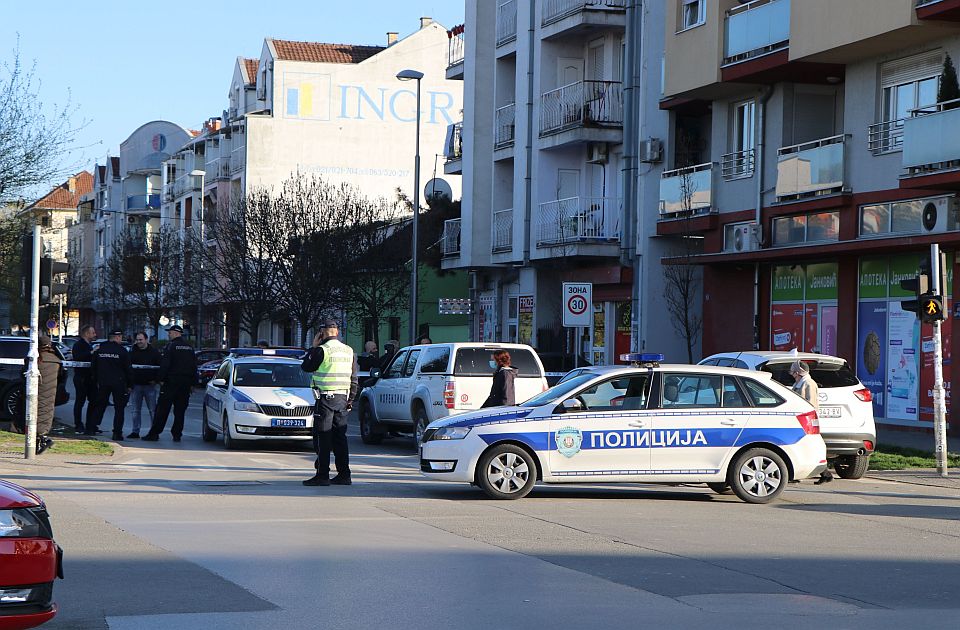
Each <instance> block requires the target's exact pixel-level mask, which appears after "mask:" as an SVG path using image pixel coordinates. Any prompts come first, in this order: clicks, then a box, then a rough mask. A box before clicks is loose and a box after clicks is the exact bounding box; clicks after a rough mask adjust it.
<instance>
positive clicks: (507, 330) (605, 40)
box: [444, 0, 686, 364]
mask: <svg viewBox="0 0 960 630" xmlns="http://www.w3.org/2000/svg"><path fill="white" fill-rule="evenodd" d="M626 6H627V2H626V1H624V0H544V1H537V2H524V1H519V2H518V1H516V0H507V1H506V2H499V3H489V2H480V1H471V2H467V6H466V22H465V25H464V29H463V37H464V40H465V41H464V47H465V49H466V54H465V56H464V57H465V59H464V61H463V62H462V64H459V63H455V62H457V59H456V57H453V58H451V59H450V67H451V70H450V72H451V73H452V74H454V75H456V76H462V77H463V80H464V83H465V86H464V93H465V101H466V102H467V107H466V110H465V112H464V124H463V129H462V137H463V140H462V143H463V146H464V147H465V148H464V150H463V152H462V158H461V159H460V160H459V162H460V163H459V166H460V168H461V169H462V172H463V176H464V204H463V211H462V216H461V218H460V219H459V220H454V221H451V222H449V225H448V230H447V234H448V238H447V239H445V242H444V247H445V249H444V253H445V255H446V258H445V261H444V263H445V266H448V267H449V268H467V269H471V270H473V271H474V288H475V293H476V296H475V297H476V304H477V314H476V323H475V331H474V335H475V337H476V338H477V339H480V340H484V341H494V340H497V341H513V342H520V343H531V344H533V345H535V346H536V347H537V348H538V349H539V350H540V351H541V352H559V353H565V354H572V353H573V351H574V349H575V348H576V350H577V352H578V353H579V354H581V355H582V356H583V357H584V358H586V359H587V360H588V361H589V362H591V363H595V364H608V363H615V362H617V358H618V357H619V355H620V354H621V353H623V352H628V351H629V350H630V347H631V326H632V325H633V320H634V318H636V319H637V320H638V321H639V322H640V325H639V326H638V330H639V331H640V333H639V334H640V335H641V337H642V339H641V340H638V344H637V345H638V347H644V346H645V347H646V348H648V349H650V350H656V351H662V352H665V353H666V354H667V355H668V356H670V357H672V358H674V359H677V360H679V359H681V358H684V359H685V358H686V351H685V349H684V346H683V344H682V342H681V341H680V340H679V339H678V338H677V336H676V335H675V334H674V333H673V330H672V327H671V324H670V322H669V318H668V317H666V316H665V315H660V316H650V317H641V314H640V313H636V314H634V313H632V309H631V296H632V291H633V286H634V273H642V274H644V282H642V283H640V284H642V285H643V286H642V289H641V293H643V294H645V295H648V296H650V299H652V300H654V301H658V296H659V300H660V301H662V290H663V287H662V279H661V274H659V273H658V272H659V269H658V267H659V264H658V265H657V266H656V267H651V266H650V265H645V266H644V265H639V266H638V265H635V264H634V262H635V261H633V260H630V259H627V260H625V261H623V262H622V259H623V257H624V255H625V250H627V249H628V246H629V245H630V244H629V243H627V242H626V241H625V239H624V233H625V232H624V228H625V225H626V221H632V220H634V219H635V217H636V214H632V213H630V212H626V211H625V208H624V207H623V201H622V199H623V192H622V190H623V183H624V182H623V179H622V175H621V172H622V168H623V152H624V98H623V97H624V92H623V79H624V58H625V57H624V55H625V52H624V51H625V43H626V42H625V35H626ZM451 39H452V38H451ZM451 49H452V50H454V51H455V50H456V49H455V47H453V46H452V47H451ZM460 67H462V70H461V69H460ZM461 73H462V74H461ZM654 102H656V101H654ZM491 129H492V130H493V133H490V130H491ZM644 247H645V248H646V249H645V250H644V255H645V256H650V257H653V258H656V260H657V261H659V258H660V257H661V256H663V255H665V251H666V250H665V249H664V248H663V247H662V246H661V244H660V243H658V242H656V241H650V242H649V243H645V245H644ZM661 250H663V251H661ZM624 262H625V263H626V264H624ZM652 272H657V273H652ZM638 280H639V279H638ZM563 282H591V283H592V284H593V304H592V305H591V308H592V310H593V317H592V324H591V326H590V327H589V329H587V330H585V331H584V330H581V331H579V332H578V333H574V332H573V330H565V329H563V328H562V322H561V317H562V312H561V290H562V284H563ZM644 302H647V303H649V300H641V304H642V303H644ZM644 342H645V343H644Z"/></svg>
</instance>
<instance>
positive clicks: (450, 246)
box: [443, 219, 460, 256]
mask: <svg viewBox="0 0 960 630" xmlns="http://www.w3.org/2000/svg"><path fill="white" fill-rule="evenodd" d="M443 255H444V256H459V255H460V219H447V220H446V221H444V222H443Z"/></svg>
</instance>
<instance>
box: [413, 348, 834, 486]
mask: <svg viewBox="0 0 960 630" xmlns="http://www.w3.org/2000/svg"><path fill="white" fill-rule="evenodd" d="M623 358H624V359H625V360H628V361H632V360H636V361H638V362H640V363H639V364H636V365H635V366H634V367H624V366H611V367H607V368H602V369H601V368H594V369H593V370H591V372H589V373H585V374H581V375H579V376H576V377H574V378H572V379H570V380H568V381H566V382H564V383H562V384H558V385H556V386H555V387H553V388H551V389H549V390H547V391H545V392H543V393H542V394H539V395H537V396H534V397H533V398H531V399H530V400H528V401H526V402H525V403H523V404H521V405H518V406H516V407H500V408H495V409H483V410H480V411H475V412H471V413H464V414H459V415H455V416H451V417H449V418H445V419H442V420H438V421H436V422H433V423H431V424H430V425H429V427H427V431H426V432H425V434H424V438H423V444H422V447H421V449H420V469H421V471H422V472H423V473H424V475H426V476H427V477H429V478H431V479H435V480H444V481H459V482H467V483H474V484H476V485H479V486H480V487H481V488H482V489H483V490H484V492H486V493H487V495H489V496H490V497H493V498H496V499H517V498H520V497H523V496H525V495H527V494H528V493H529V492H530V490H531V489H532V488H533V486H534V484H535V483H536V482H537V480H538V479H540V480H542V481H544V482H545V483H584V482H603V483H609V482H632V483H636V482H640V483H668V484H681V483H683V484H686V483H706V484H707V485H708V486H709V487H710V488H711V489H713V490H714V491H716V492H721V493H722V492H726V491H727V490H728V489H732V490H733V491H734V492H735V493H736V494H737V496H738V497H740V498H741V499H743V500H744V501H746V502H748V503H766V502H768V501H771V500H772V499H774V498H776V497H777V496H779V495H780V493H781V492H783V489H784V487H785V486H786V484H787V483H788V482H789V481H790V480H793V479H797V480H799V479H807V478H810V477H816V476H818V475H819V474H820V472H821V471H823V470H825V469H826V465H827V462H826V448H825V446H824V443H823V439H822V438H821V437H820V435H819V422H818V419H817V414H816V412H815V411H814V410H813V407H811V406H810V404H809V403H807V402H806V401H805V400H803V399H801V398H799V397H798V396H793V395H791V394H790V393H789V391H788V390H786V389H785V388H784V387H783V386H782V385H780V384H778V383H776V382H775V381H773V380H772V378H771V377H770V375H769V374H765V373H762V372H751V371H749V370H741V369H735V368H718V367H706V366H694V365H663V366H661V365H659V363H658V362H657V361H659V360H660V359H662V357H661V356H660V355H624V356H623Z"/></svg>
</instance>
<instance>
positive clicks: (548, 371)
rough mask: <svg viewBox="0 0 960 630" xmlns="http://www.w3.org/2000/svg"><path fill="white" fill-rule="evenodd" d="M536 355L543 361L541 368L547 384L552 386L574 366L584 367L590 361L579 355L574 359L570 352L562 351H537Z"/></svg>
mask: <svg viewBox="0 0 960 630" xmlns="http://www.w3.org/2000/svg"><path fill="white" fill-rule="evenodd" d="M537 356H538V357H540V362H541V363H543V369H544V371H545V372H544V373H545V376H546V377H547V385H549V386H550V387H553V386H554V385H556V384H557V383H559V382H560V379H561V378H564V377H565V375H566V374H568V373H569V372H570V371H571V370H573V369H575V367H581V368H582V367H584V366H589V365H590V362H589V361H587V359H586V358H585V357H584V356H583V355H581V356H580V357H579V358H578V359H577V360H575V359H574V356H573V355H572V354H568V353H563V352H538V353H537Z"/></svg>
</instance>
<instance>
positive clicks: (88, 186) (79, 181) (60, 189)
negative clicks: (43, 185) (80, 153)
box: [30, 171, 93, 210]
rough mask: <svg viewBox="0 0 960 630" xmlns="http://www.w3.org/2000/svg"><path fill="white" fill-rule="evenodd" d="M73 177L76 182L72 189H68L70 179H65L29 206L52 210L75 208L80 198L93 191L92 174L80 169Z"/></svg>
mask: <svg viewBox="0 0 960 630" xmlns="http://www.w3.org/2000/svg"><path fill="white" fill-rule="evenodd" d="M74 177H75V178H76V184H75V186H74V189H73V191H71V190H70V181H69V180H67V181H65V182H63V183H62V184H60V185H59V186H57V187H56V188H54V189H53V190H51V191H50V192H49V193H47V194H46V195H44V196H43V197H40V199H37V201H35V202H34V203H33V204H31V206H30V207H31V208H45V209H52V210H56V209H61V208H62V209H70V210H74V209H76V207H77V204H79V203H80V198H81V197H82V196H84V195H87V194H89V193H90V192H92V191H93V175H92V174H91V173H89V172H88V171H81V172H79V173H77V174H76V175H75V176H74Z"/></svg>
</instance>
